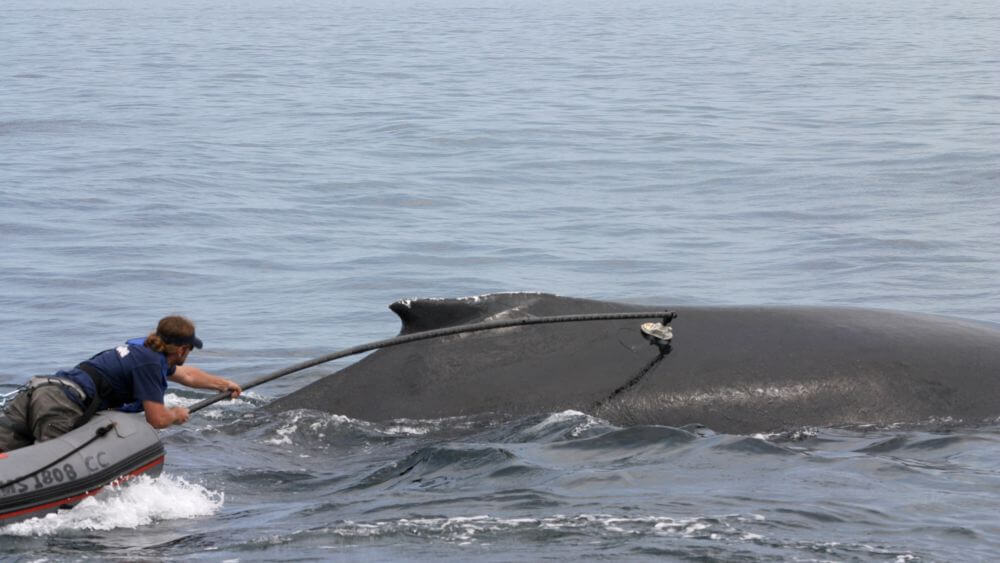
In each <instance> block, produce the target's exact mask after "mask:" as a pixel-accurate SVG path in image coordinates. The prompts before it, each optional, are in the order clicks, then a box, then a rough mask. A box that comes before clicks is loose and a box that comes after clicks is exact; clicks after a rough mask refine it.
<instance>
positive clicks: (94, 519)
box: [0, 474, 224, 536]
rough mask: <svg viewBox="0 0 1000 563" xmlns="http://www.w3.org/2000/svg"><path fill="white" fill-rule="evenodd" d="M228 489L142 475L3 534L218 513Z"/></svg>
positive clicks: (32, 533)
mask: <svg viewBox="0 0 1000 563" xmlns="http://www.w3.org/2000/svg"><path fill="white" fill-rule="evenodd" d="M223 500H224V493H222V492H215V491H210V490H208V489H206V488H205V487H203V486H201V485H198V484H194V483H189V482H187V480H185V479H184V478H183V477H175V476H173V475H167V474H164V475H161V476H159V477H157V478H155V479H154V478H151V477H148V476H146V475H142V476H139V477H137V478H136V479H134V480H132V481H131V482H130V483H128V484H126V485H124V486H121V487H106V488H105V489H104V490H103V491H101V493H99V494H98V495H96V496H92V497H88V498H86V499H84V500H83V501H81V502H80V504H78V505H76V507H75V508H73V509H71V510H60V511H59V512H55V513H52V514H48V515H46V516H44V517H41V518H31V519H29V520H25V521H23V522H18V523H15V524H10V525H8V526H5V527H3V528H0V536H2V535H13V536H49V535H54V534H58V533H60V532H64V531H69V530H113V529H116V528H138V527H140V526H148V525H149V524H152V523H153V522H156V521H159V520H170V519H175V518H194V517H197V516H207V515H210V514H214V513H216V512H217V511H218V510H219V509H220V508H221V507H222V503H223Z"/></svg>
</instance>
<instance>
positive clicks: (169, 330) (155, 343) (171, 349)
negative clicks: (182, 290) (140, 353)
mask: <svg viewBox="0 0 1000 563" xmlns="http://www.w3.org/2000/svg"><path fill="white" fill-rule="evenodd" d="M192 336H194V323H193V322H191V321H190V320H188V319H187V318H185V317H182V316H180V315H170V316H169V317H163V318H162V319H160V322H159V324H157V325H156V332H151V333H149V336H147V337H146V342H145V344H146V347H147V348H151V349H153V350H156V351H157V352H159V353H161V354H164V355H167V356H169V355H171V354H175V353H177V352H178V351H180V349H181V348H182V346H179V345H177V344H169V342H184V341H187V340H191V337H192Z"/></svg>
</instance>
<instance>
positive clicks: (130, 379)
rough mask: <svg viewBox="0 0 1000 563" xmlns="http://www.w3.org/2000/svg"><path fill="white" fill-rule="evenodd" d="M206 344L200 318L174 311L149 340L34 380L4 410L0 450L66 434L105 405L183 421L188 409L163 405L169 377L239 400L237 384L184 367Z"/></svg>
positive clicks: (158, 422) (163, 422)
mask: <svg viewBox="0 0 1000 563" xmlns="http://www.w3.org/2000/svg"><path fill="white" fill-rule="evenodd" d="M201 347H202V342H201V339H199V338H198V337H197V336H195V330H194V323H192V322H191V321H190V320H188V319H186V318H184V317H181V316H176V315H172V316H169V317H164V318H162V319H160V322H159V324H158V325H157V327H156V331H155V332H153V333H150V335H149V336H147V337H146V338H145V339H142V338H136V339H132V340H129V341H128V342H126V343H125V344H124V345H122V346H118V347H117V348H112V349H111V350H105V351H104V352H101V353H99V354H96V355H94V356H93V357H91V358H90V359H89V360H86V361H84V362H82V363H80V364H79V365H77V366H76V367H75V368H73V369H71V370H69V371H60V372H58V373H56V374H55V375H53V376H51V377H33V378H32V379H31V381H30V382H29V383H28V384H27V385H26V386H25V387H24V388H23V389H22V390H21V392H19V393H18V394H17V395H16V396H15V397H14V398H13V399H12V400H11V401H10V403H9V404H8V405H7V407H6V409H5V410H4V413H3V414H2V415H0V453H2V452H7V451H11V450H15V449H17V448H21V447H24V446H28V445H31V444H32V443H34V442H36V441H38V442H42V441H45V440H49V439H52V438H55V437H57V436H60V435H62V434H65V433H66V432H69V431H70V430H72V429H74V428H76V427H78V426H80V425H82V424H84V423H85V422H87V421H88V420H89V419H90V417H91V416H93V414H94V413H95V412H96V411H98V410H103V409H118V408H123V407H124V408H123V410H142V411H145V414H146V421H147V422H149V424H151V425H152V426H153V427H154V428H166V427H168V426H170V425H172V424H183V423H185V422H187V420H188V410H187V409H186V408H185V407H167V406H165V405H164V404H163V395H164V393H165V392H166V390H167V380H168V379H169V380H170V381H175V382H177V383H181V384H183V385H186V386H188V387H194V388H198V389H214V390H216V391H228V392H229V393H230V396H231V397H233V398H235V397H238V396H239V395H240V393H241V392H242V391H243V390H242V389H241V388H240V386H239V385H238V384H237V383H235V382H233V381H230V380H228V379H224V378H222V377H219V376H216V375H212V374H210V373H208V372H206V371H203V370H201V369H199V368H197V367H195V366H187V365H184V362H185V361H186V360H187V357H188V354H190V353H191V350H193V349H194V348H199V349H200V348H201ZM130 407H131V408H130Z"/></svg>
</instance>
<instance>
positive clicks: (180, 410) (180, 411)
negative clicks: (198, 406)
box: [170, 407, 191, 424]
mask: <svg viewBox="0 0 1000 563" xmlns="http://www.w3.org/2000/svg"><path fill="white" fill-rule="evenodd" d="M170 412H171V413H173V415H174V424H184V423H185V422H187V421H188V419H189V418H191V413H189V412H188V410H187V407H170Z"/></svg>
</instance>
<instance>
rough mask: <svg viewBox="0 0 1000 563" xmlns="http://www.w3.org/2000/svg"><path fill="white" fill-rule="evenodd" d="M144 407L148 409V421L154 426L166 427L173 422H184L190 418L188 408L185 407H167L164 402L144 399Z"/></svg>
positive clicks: (145, 409)
mask: <svg viewBox="0 0 1000 563" xmlns="http://www.w3.org/2000/svg"><path fill="white" fill-rule="evenodd" d="M142 408H143V410H144V411H146V422H148V423H149V424H150V426H152V427H153V428H161V429H162V428H166V427H168V426H170V425H171V424H184V423H185V422H187V420H188V416H189V415H188V410H187V409H186V408H184V407H170V408H167V407H165V406H164V405H163V403H157V402H156V401H143V402H142Z"/></svg>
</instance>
